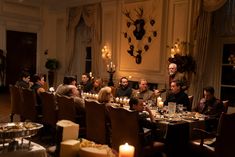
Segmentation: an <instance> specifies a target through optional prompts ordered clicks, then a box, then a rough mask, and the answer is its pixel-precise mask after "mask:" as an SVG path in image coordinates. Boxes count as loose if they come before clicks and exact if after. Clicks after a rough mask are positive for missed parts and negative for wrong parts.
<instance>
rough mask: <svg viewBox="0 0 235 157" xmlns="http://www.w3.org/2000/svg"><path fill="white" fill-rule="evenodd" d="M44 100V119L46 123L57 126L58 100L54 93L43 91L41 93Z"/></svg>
mask: <svg viewBox="0 0 235 157" xmlns="http://www.w3.org/2000/svg"><path fill="white" fill-rule="evenodd" d="M40 96H41V100H42V115H43V118H42V121H43V123H44V124H47V125H50V126H51V127H53V128H55V127H56V122H57V107H56V100H55V96H54V94H53V93H49V92H43V93H41V95H40Z"/></svg>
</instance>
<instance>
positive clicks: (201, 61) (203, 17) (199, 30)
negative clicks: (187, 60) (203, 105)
mask: <svg viewBox="0 0 235 157" xmlns="http://www.w3.org/2000/svg"><path fill="white" fill-rule="evenodd" d="M225 2H226V0H195V1H194V3H195V4H194V5H193V10H194V12H193V18H194V19H193V26H192V28H193V31H194V32H193V38H194V45H195V46H194V51H193V56H194V58H195V60H196V63H197V70H196V75H194V77H193V79H192V83H191V90H192V91H193V93H194V101H193V106H195V105H196V104H197V102H199V100H200V98H201V97H202V94H203V92H202V90H203V89H202V88H203V87H204V86H207V85H205V84H204V82H206V80H205V79H207V77H205V76H206V72H207V71H206V69H207V66H208V61H210V58H209V57H210V56H209V55H208V46H209V39H210V30H211V21H212V20H211V19H212V12H213V11H215V10H217V9H219V8H220V7H222V6H223V5H224V4H225Z"/></svg>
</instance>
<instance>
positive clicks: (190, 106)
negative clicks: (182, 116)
mask: <svg viewBox="0 0 235 157" xmlns="http://www.w3.org/2000/svg"><path fill="white" fill-rule="evenodd" d="M188 99H189V109H190V111H191V110H192V105H193V95H189V96H188Z"/></svg>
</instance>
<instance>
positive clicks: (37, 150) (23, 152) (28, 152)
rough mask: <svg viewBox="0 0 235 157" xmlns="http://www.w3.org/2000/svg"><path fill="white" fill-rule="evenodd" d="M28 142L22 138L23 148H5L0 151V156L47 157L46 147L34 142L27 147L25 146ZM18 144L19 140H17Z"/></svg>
mask: <svg viewBox="0 0 235 157" xmlns="http://www.w3.org/2000/svg"><path fill="white" fill-rule="evenodd" d="M28 143H29V141H28V140H25V139H24V140H23V146H24V149H17V150H16V151H11V152H9V151H7V149H4V150H2V148H1V151H0V157H47V153H46V149H45V148H44V147H43V146H41V145H39V144H37V143H34V142H31V144H30V148H29V149H27V148H26V146H27V144H28ZM19 144H21V141H20V140H19Z"/></svg>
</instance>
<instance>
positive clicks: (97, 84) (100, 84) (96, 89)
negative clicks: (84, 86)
mask: <svg viewBox="0 0 235 157" xmlns="http://www.w3.org/2000/svg"><path fill="white" fill-rule="evenodd" d="M102 87H103V80H102V79H101V78H98V77H97V78H95V79H94V82H93V86H92V89H91V93H92V94H98V93H99V91H100V89H101V88H102Z"/></svg>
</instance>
